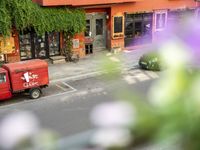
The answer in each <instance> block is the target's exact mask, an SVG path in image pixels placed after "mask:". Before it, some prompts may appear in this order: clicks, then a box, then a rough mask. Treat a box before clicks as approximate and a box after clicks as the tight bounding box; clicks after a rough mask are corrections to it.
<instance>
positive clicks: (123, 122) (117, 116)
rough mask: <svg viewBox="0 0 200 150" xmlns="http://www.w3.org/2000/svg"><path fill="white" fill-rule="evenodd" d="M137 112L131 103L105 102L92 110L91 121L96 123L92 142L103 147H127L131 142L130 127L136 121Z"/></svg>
mask: <svg viewBox="0 0 200 150" xmlns="http://www.w3.org/2000/svg"><path fill="white" fill-rule="evenodd" d="M135 117H136V116H135V112H134V110H133V107H131V106H130V104H129V103H125V102H109V103H104V104H101V105H99V106H97V107H96V108H94V110H93V111H92V115H91V121H92V122H93V124H94V125H96V126H97V127H98V128H97V131H96V132H95V133H94V135H93V137H92V140H91V143H92V144H94V145H97V146H99V147H102V148H113V147H126V146H128V145H129V144H130V142H131V132H130V130H129V129H128V128H129V127H130V125H131V124H133V123H134V122H135Z"/></svg>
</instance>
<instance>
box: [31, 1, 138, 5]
mask: <svg viewBox="0 0 200 150" xmlns="http://www.w3.org/2000/svg"><path fill="white" fill-rule="evenodd" d="M33 1H34V2H36V3H38V4H40V5H41V6H67V5H69V6H88V5H105V4H115V3H130V2H137V1H141V0H57V1H55V0H33Z"/></svg>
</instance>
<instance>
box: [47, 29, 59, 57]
mask: <svg viewBox="0 0 200 150" xmlns="http://www.w3.org/2000/svg"><path fill="white" fill-rule="evenodd" d="M48 44H49V55H50V56H56V55H60V46H59V45H60V34H59V32H51V33H48Z"/></svg>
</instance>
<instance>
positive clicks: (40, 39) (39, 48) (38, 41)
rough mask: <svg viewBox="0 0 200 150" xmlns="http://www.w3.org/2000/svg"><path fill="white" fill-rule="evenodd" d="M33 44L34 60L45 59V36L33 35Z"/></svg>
mask: <svg viewBox="0 0 200 150" xmlns="http://www.w3.org/2000/svg"><path fill="white" fill-rule="evenodd" d="M34 43H35V58H45V57H46V55H47V54H46V41H45V34H44V35H42V36H39V35H37V34H36V33H35V34H34Z"/></svg>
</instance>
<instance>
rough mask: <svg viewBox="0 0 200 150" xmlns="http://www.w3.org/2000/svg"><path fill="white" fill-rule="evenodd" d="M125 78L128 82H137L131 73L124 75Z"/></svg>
mask: <svg viewBox="0 0 200 150" xmlns="http://www.w3.org/2000/svg"><path fill="white" fill-rule="evenodd" d="M124 80H125V81H126V82H127V83H128V84H134V83H136V81H135V79H134V78H133V76H131V75H126V76H124Z"/></svg>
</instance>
